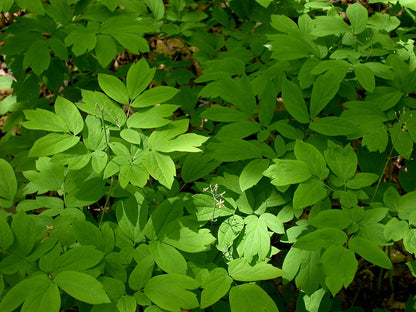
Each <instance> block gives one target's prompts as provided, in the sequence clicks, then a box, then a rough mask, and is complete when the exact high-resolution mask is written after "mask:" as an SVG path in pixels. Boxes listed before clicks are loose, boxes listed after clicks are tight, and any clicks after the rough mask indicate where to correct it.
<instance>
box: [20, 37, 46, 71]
mask: <svg viewBox="0 0 416 312" xmlns="http://www.w3.org/2000/svg"><path fill="white" fill-rule="evenodd" d="M50 61H51V56H50V53H49V46H48V44H47V43H46V41H45V40H39V41H35V42H34V43H33V44H32V45H31V46H30V48H29V49H28V50H27V51H26V53H25V57H24V59H23V68H24V69H26V68H28V67H29V66H30V67H32V70H33V72H34V73H35V74H36V75H38V76H39V75H40V74H42V73H43V72H44V71H45V70H47V69H48V67H49V64H50Z"/></svg>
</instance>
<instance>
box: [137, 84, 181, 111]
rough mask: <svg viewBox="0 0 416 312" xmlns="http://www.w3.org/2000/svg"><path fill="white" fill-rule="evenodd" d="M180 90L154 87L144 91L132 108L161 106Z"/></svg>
mask: <svg viewBox="0 0 416 312" xmlns="http://www.w3.org/2000/svg"><path fill="white" fill-rule="evenodd" d="M179 91H180V90H179V89H175V88H172V87H165V86H162V87H156V88H152V89H150V90H146V91H144V92H143V93H142V94H140V95H139V96H138V97H137V98H136V99H135V100H134V102H133V103H132V104H131V106H132V107H148V106H153V105H156V104H161V103H164V102H166V101H167V100H170V99H172V98H173V97H174V96H175V95H176V94H177V93H178V92H179Z"/></svg>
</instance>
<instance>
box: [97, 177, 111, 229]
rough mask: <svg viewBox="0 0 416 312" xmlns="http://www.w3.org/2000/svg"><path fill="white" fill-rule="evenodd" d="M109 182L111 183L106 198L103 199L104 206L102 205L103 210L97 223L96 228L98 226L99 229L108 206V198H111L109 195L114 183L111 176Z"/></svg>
mask: <svg viewBox="0 0 416 312" xmlns="http://www.w3.org/2000/svg"><path fill="white" fill-rule="evenodd" d="M110 181H111V182H110V188H109V189H108V194H107V197H106V199H105V204H104V207H103V210H102V212H101V216H100V222H99V223H98V226H99V227H101V224H102V223H103V220H104V214H105V211H106V209H107V206H108V204H109V202H110V196H111V193H112V191H113V182H114V178H113V176H111V179H110Z"/></svg>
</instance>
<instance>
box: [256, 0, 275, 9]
mask: <svg viewBox="0 0 416 312" xmlns="http://www.w3.org/2000/svg"><path fill="white" fill-rule="evenodd" d="M256 1H257V3H258V4H260V5H261V6H262V7H264V8H267V7H268V6H269V5H270V3H272V0H256Z"/></svg>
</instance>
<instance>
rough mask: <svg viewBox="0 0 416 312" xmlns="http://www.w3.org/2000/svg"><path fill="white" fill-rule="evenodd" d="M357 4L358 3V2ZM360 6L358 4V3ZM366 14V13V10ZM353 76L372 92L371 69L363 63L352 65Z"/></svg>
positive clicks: (373, 79)
mask: <svg viewBox="0 0 416 312" xmlns="http://www.w3.org/2000/svg"><path fill="white" fill-rule="evenodd" d="M358 5H359V4H358ZM359 6H360V5H359ZM365 11H366V14H367V10H365ZM354 73H355V77H357V80H358V82H359V83H360V84H361V86H362V87H363V88H364V89H365V90H367V91H368V92H373V91H374V88H375V87H376V80H375V77H374V73H373V71H372V70H371V69H370V68H368V67H367V66H366V65H365V64H356V65H354Z"/></svg>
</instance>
